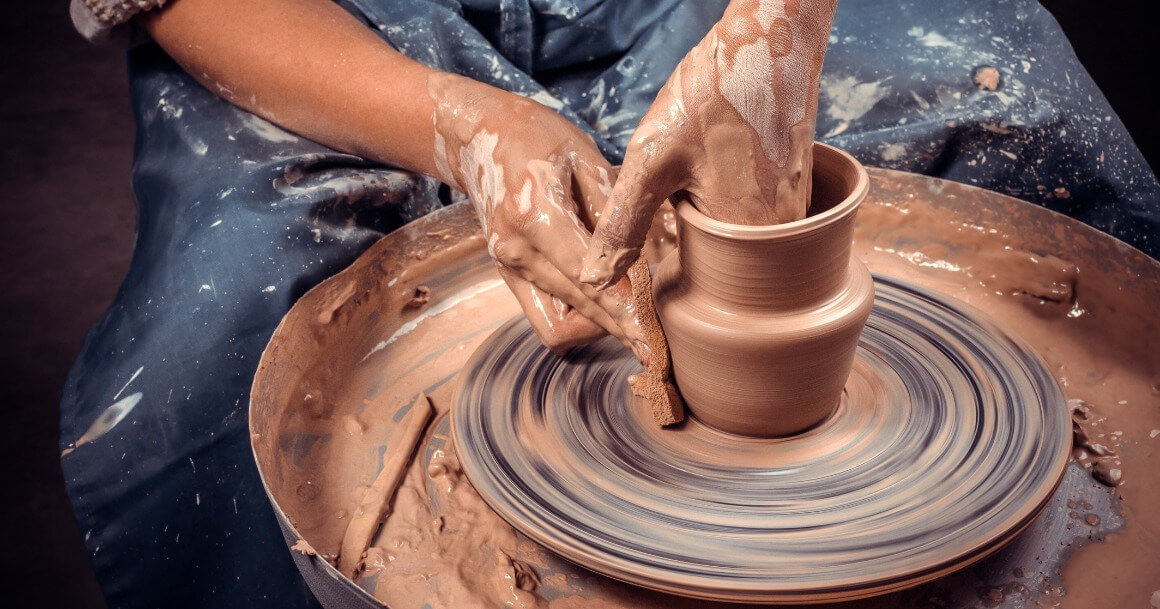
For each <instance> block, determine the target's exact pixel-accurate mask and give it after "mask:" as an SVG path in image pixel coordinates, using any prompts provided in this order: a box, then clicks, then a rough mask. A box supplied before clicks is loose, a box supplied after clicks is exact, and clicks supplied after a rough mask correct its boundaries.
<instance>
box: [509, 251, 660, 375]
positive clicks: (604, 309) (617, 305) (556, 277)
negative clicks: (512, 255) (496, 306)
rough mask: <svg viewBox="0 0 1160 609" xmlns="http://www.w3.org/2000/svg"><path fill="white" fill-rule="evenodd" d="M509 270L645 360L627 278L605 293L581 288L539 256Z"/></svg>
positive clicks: (642, 339)
mask: <svg viewBox="0 0 1160 609" xmlns="http://www.w3.org/2000/svg"><path fill="white" fill-rule="evenodd" d="M510 268H512V270H513V271H515V272H517V273H519V274H520V276H521V277H523V278H524V279H525V280H527V281H528V282H530V283H531V284H532V285H534V286H535V287H537V288H539V289H540V290H542V291H544V292H547V293H549V294H552V295H554V296H556V297H558V298H559V299H560V300H562V301H564V302H565V303H566V304H568V305H570V306H571V307H572V308H574V309H575V310H576V311H577V312H578V313H579V314H580V315H582V316H584V317H586V318H588V319H590V320H592V322H594V323H595V324H596V325H598V326H600V327H601V328H604V330H605V331H607V332H608V333H609V334H611V335H613V336H615V337H616V338H617V339H619V340H620V341H621V342H622V343H623V344H624V346H626V347H628V348H629V349H630V350H632V352H633V353H634V354H636V356H637V358H638V359H640V360H641V361H642V362H647V361H648V355H649V353H648V344H647V343H646V342H645V340H644V332H643V331H642V330H641V328H640V324H639V323H638V322H637V321H636V307H635V304H634V301H633V299H632V286H631V285H629V283H628V280H627V279H625V280H623V281H621V282H619V283H618V284H616V285H615V286H613V287H612V288H611V289H609V290H605V291H597V290H594V289H592V288H590V287H587V286H585V288H586V289H582V288H581V286H579V285H577V284H576V283H575V282H574V281H573V280H572V279H569V278H568V277H567V276H565V275H564V273H563V272H561V269H560V268H558V267H557V266H556V265H555V264H553V263H552V262H550V261H549V260H548V258H546V257H545V256H543V255H542V254H541V255H533V256H527V257H526V258H525V259H524V260H523V264H522V265H521V266H520V267H518V268H515V267H510Z"/></svg>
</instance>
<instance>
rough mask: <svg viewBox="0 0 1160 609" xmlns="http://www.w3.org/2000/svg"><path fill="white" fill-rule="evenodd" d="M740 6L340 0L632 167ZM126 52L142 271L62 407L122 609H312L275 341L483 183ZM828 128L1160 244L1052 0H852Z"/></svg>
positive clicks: (903, 163)
mask: <svg viewBox="0 0 1160 609" xmlns="http://www.w3.org/2000/svg"><path fill="white" fill-rule="evenodd" d="M725 4H726V3H725V2H722V1H709V2H706V1H694V0H688V1H681V0H639V1H628V0H621V1H619V2H613V1H601V0H574V1H568V0H462V1H460V2H455V1H453V0H442V1H439V0H407V1H402V0H350V1H349V2H346V3H344V6H345V7H346V8H347V10H349V11H350V12H351V13H353V14H354V15H356V16H357V17H358V18H359V19H361V20H363V21H364V22H365V23H366V25H367V26H368V27H370V28H372V29H373V30H374V31H376V32H377V33H378V34H379V35H380V36H382V37H383V38H384V39H385V40H387V41H388V42H389V43H390V44H392V45H393V46H395V47H396V48H398V49H399V50H400V51H402V52H403V53H405V54H407V55H409V56H411V57H413V58H415V59H417V60H419V61H421V62H424V63H426V64H429V65H432V66H434V67H437V68H440V69H443V70H447V71H451V72H456V73H459V74H463V75H466V76H469V77H472V78H474V79H477V80H480V81H482V82H486V83H489V84H492V85H495V86H497V87H500V88H503V89H508V90H511V91H514V92H517V93H520V94H523V95H526V96H528V97H532V98H534V99H536V100H538V101H540V102H542V103H544V104H546V105H549V106H551V107H553V108H556V109H558V111H559V112H560V113H561V114H562V115H564V116H565V117H567V118H568V119H569V120H571V121H573V122H575V123H576V124H577V125H579V126H580V127H581V128H583V129H584V130H585V131H587V132H588V133H590V134H592V136H593V138H594V139H595V140H596V142H597V144H598V145H599V147H600V150H601V151H602V152H603V153H604V154H605V155H606V156H607V157H608V159H609V160H610V161H612V162H613V163H618V162H620V160H621V158H622V156H623V153H624V148H625V144H626V143H627V141H628V138H629V136H630V135H631V133H632V131H633V129H634V128H635V127H636V124H637V122H638V121H639V119H640V117H641V115H642V114H643V113H644V112H645V111H646V110H647V109H648V106H649V104H650V103H651V101H652V99H653V98H654V97H655V95H656V93H657V91H658V90H659V89H660V87H661V85H663V84H664V82H665V80H666V79H667V78H668V76H669V74H670V73H671V72H672V70H673V69H674V67H675V66H676V65H677V63H678V62H679V61H680V59H681V58H682V57H683V56H684V54H685V53H686V52H687V51H688V49H690V48H691V47H692V46H693V45H695V44H696V43H697V42H698V41H699V40H700V39H701V38H702V36H704V34H705V33H706V32H707V31H708V29H709V28H710V27H711V26H712V24H713V23H714V22H715V21H716V20H717V19H718V18H719V17H720V15H721V13H722V11H723V10H724V7H725ZM129 65H130V78H131V87H132V98H133V106H134V111H135V114H136V119H137V129H138V135H137V150H136V156H135V161H134V166H133V177H132V179H133V191H134V195H135V197H136V200H137V205H138V225H137V242H136V247H135V250H134V257H133V262H132V266H131V268H130V270H129V273H128V276H127V277H126V278H125V281H124V284H123V285H122V286H121V289H120V292H119V293H118V295H117V297H116V300H115V301H114V303H113V304H112V306H111V307H110V309H109V311H108V312H107V313H106V314H105V315H104V317H103V318H102V319H101V320H100V321H99V322H98V323H97V325H96V326H95V327H94V328H93V329H92V331H91V332H90V333H89V335H88V337H87V339H86V341H85V344H84V347H83V349H82V351H81V353H80V355H79V356H78V358H77V360H76V363H75V364H74V365H73V368H72V371H71V373H70V375H69V378H68V381H67V384H66V386H65V389H64V397H63V400H62V403H61V449H62V451H63V453H64V454H63V455H62V459H61V463H62V466H63V469H64V474H65V480H66V484H67V487H68V493H69V496H70V499H71V501H72V505H73V509H74V512H75V514H76V517H77V520H78V522H79V524H80V530H81V531H82V533H83V534H84V536H85V543H86V545H87V548H88V551H89V554H90V556H91V558H92V562H93V565H94V567H95V569H96V572H97V575H98V578H99V579H100V581H101V584H102V587H103V590H104V593H105V595H106V598H107V601H108V603H109V606H110V607H114V608H119V607H141V608H147V607H149V608H151V607H159V606H160V607H249V606H258V607H265V606H271V607H275V606H276V607H281V608H287V609H290V608H296V607H315V606H317V601H315V600H314V598H313V597H312V596H311V594H310V592H309V591H308V590H307V588H306V587H305V585H304V584H303V583H302V580H301V578H300V576H299V574H298V572H297V570H296V569H295V567H294V565H293V563H292V561H291V560H290V557H289V554H288V552H287V551H286V547H285V543H284V541H283V539H282V534H281V532H280V530H279V528H278V524H277V522H276V521H275V519H274V515H273V512H272V510H271V508H270V506H269V504H268V502H267V499H266V496H265V494H264V493H263V491H262V488H261V485H260V483H259V479H258V473H257V470H256V467H255V465H254V462H253V460H252V458H251V455H250V452H249V448H248V441H249V440H248V431H247V421H246V410H247V403H248V392H249V387H250V383H251V380H252V378H253V375H254V372H255V369H256V367H257V363H258V358H259V355H260V354H261V351H262V349H263V348H264V346H265V345H266V342H267V341H268V340H269V338H270V335H271V334H272V333H273V330H274V328H275V327H276V325H277V324H278V322H279V320H280V319H281V317H282V316H283V315H284V314H285V313H286V311H287V310H288V309H289V307H290V306H291V305H292V304H293V303H294V301H295V299H297V298H298V297H299V296H300V295H302V294H303V293H304V292H305V291H306V290H308V289H309V288H311V287H312V286H314V285H315V284H317V283H318V282H320V281H322V280H323V279H325V278H326V277H329V276H330V275H332V274H334V273H336V272H338V271H339V270H341V269H342V268H344V267H346V266H347V265H348V264H350V263H351V262H352V261H353V260H354V259H355V258H356V257H357V256H358V255H359V253H361V252H362V251H363V250H364V249H365V248H367V247H368V246H369V245H370V244H371V243H373V242H374V241H375V240H376V239H378V238H379V237H380V236H382V235H383V234H385V233H387V232H389V231H391V230H394V229H396V228H398V227H399V226H401V225H403V224H404V223H406V222H409V221H411V220H414V219H416V218H419V217H421V216H423V215H424V214H427V213H429V212H431V211H432V210H434V209H437V208H439V207H440V206H442V205H446V204H448V203H450V202H453V201H455V200H458V199H460V198H462V196H461V195H459V194H457V193H454V192H452V191H451V190H450V189H449V188H447V187H446V186H444V185H442V184H440V183H439V182H438V181H436V180H433V179H431V178H426V177H423V176H418V175H415V174H412V173H409V172H405V171H400V170H397V169H392V168H389V167H384V166H382V165H378V164H375V163H371V162H367V161H365V160H362V159H360V158H357V157H355V156H351V155H349V154H343V153H339V152H335V151H333V150H330V149H328V148H326V147H324V146H321V145H319V144H317V143H314V142H311V141H309V140H306V139H304V138H301V137H297V136H295V135H293V134H290V133H288V132H286V131H284V130H282V129H280V128H278V127H276V126H274V125H272V124H270V123H268V122H266V121H264V120H262V119H260V118H257V117H256V116H254V115H251V114H249V113H247V112H245V111H242V110H239V109H237V108H235V107H233V106H231V105H230V104H229V103H227V102H225V101H223V100H221V99H220V98H218V97H216V96H215V95H213V94H212V93H210V92H209V91H207V90H205V89H204V88H202V87H201V86H200V85H198V84H197V83H196V82H195V81H194V80H193V79H191V78H190V77H189V76H188V75H186V74H185V73H184V72H183V71H182V70H181V69H180V68H179V67H178V66H177V65H176V64H175V63H174V62H173V61H171V60H170V59H169V58H168V57H167V56H165V54H164V53H163V52H162V51H160V49H159V48H158V47H156V46H154V45H145V46H141V47H138V48H136V49H134V50H132V51H131V52H130V54H129ZM986 66H990V67H994V68H996V69H997V70H998V71H999V73H1000V83H999V86H998V88H997V89H996V90H995V91H987V90H982V89H980V88H979V87H978V86H976V85H975V83H974V82H973V81H972V75H973V73H974V72H975V71H976V70H978V69H979V68H982V67H986ZM381 78H383V79H384V80H385V81H389V80H390V79H391V75H390V74H383V75H381ZM390 111H391V110H390V109H389V108H384V109H383V112H390ZM818 137H819V139H821V140H822V141H825V142H827V143H830V144H833V145H836V146H838V147H841V148H844V149H846V150H848V151H850V152H852V153H853V154H854V155H855V156H856V157H858V158H859V159H860V160H861V161H862V162H864V163H866V164H868V165H877V166H882V167H889V168H894V169H903V170H907V171H914V172H919V173H925V174H931V175H938V176H942V177H945V178H947V179H951V180H955V181H959V182H965V183H968V184H974V185H978V186H981V187H984V188H989V189H992V190H995V191H998V192H1002V193H1006V194H1011V195H1014V196H1016V197H1019V198H1022V199H1025V200H1029V201H1033V202H1035V203H1039V204H1041V205H1045V206H1047V207H1050V208H1052V209H1055V210H1058V211H1062V212H1064V213H1067V214H1069V215H1072V216H1075V217H1077V218H1079V219H1081V220H1083V221H1085V222H1087V223H1089V224H1091V225H1093V226H1095V227H1096V228H1099V229H1100V230H1103V231H1105V232H1108V233H1111V234H1112V235H1114V236H1116V237H1119V238H1120V239H1123V240H1125V241H1127V242H1129V243H1131V244H1133V245H1135V246H1136V247H1138V248H1140V249H1142V250H1144V251H1145V252H1147V253H1149V254H1150V255H1152V256H1157V255H1158V253H1160V243H1158V242H1157V240H1156V237H1155V235H1156V234H1157V231H1156V229H1157V226H1158V225H1160V209H1158V207H1160V205H1158V203H1160V185H1158V184H1157V181H1156V177H1155V176H1154V175H1153V174H1152V173H1151V172H1150V170H1149V169H1148V166H1147V164H1146V163H1145V162H1144V160H1143V158H1142V157H1141V155H1140V153H1139V151H1138V150H1137V149H1136V147H1135V145H1134V144H1133V143H1132V141H1131V139H1130V137H1129V136H1128V134H1127V131H1126V130H1125V129H1124V126H1123V125H1122V124H1121V122H1120V121H1119V119H1118V118H1117V117H1116V116H1115V114H1114V113H1113V112H1112V110H1111V108H1110V107H1109V106H1108V103H1107V101H1106V100H1105V99H1104V97H1103V95H1101V94H1100V92H1099V90H1098V89H1097V88H1096V86H1095V84H1094V83H1093V82H1092V80H1091V79H1090V77H1088V75H1087V74H1086V72H1085V71H1084V70H1083V68H1082V67H1081V66H1080V64H1079V62H1078V61H1077V60H1076V58H1075V56H1074V54H1073V53H1072V51H1071V48H1070V47H1069V45H1068V44H1067V42H1066V39H1065V38H1064V35H1063V33H1062V32H1061V31H1060V29H1059V27H1058V25H1057V24H1056V23H1055V21H1054V20H1053V19H1052V18H1051V17H1050V16H1049V15H1048V14H1047V12H1046V11H1044V10H1043V9H1042V8H1041V7H1040V6H1039V5H1038V4H1036V3H1035V2H1033V1H1031V0H1011V1H1007V2H1003V1H990V2H956V3H932V2H920V1H919V0H906V1H899V0H892V1H872V0H864V1H861V2H858V1H854V0H846V1H845V2H843V3H842V4H841V6H840V8H839V11H838V15H837V18H836V21H835V25H834V30H833V36H832V37H831V45H830V50H829V53H828V55H827V58H826V64H825V68H824V70H823V76H822V90H821V95H820V106H819V113H818Z"/></svg>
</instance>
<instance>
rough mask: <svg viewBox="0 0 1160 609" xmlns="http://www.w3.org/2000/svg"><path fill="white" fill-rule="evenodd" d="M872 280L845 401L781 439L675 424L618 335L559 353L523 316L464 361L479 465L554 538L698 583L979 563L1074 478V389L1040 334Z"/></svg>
mask: <svg viewBox="0 0 1160 609" xmlns="http://www.w3.org/2000/svg"><path fill="white" fill-rule="evenodd" d="M876 292H877V294H876V297H875V306H874V312H873V313H872V314H871V316H870V321H869V322H868V323H867V327H866V330H865V332H864V333H863V336H862V338H861V340H860V342H859V349H858V351H859V353H858V355H857V357H856V358H855V363H854V374H853V375H851V376H850V379H849V382H847V383H846V387H845V391H844V392H843V395H842V401H841V403H840V404H839V405H838V406H837V408H836V409H835V410H834V413H833V414H832V415H831V416H829V417H828V418H827V419H826V421H825V422H823V423H821V424H820V425H818V426H817V427H815V428H813V429H810V430H809V431H808V432H804V433H800V434H796V435H793V436H790V437H784V438H777V439H765V438H751V437H744V436H739V435H733V434H729V433H722V432H720V431H717V430H715V429H713V428H710V427H708V426H706V425H705V424H703V423H702V422H701V421H700V420H699V419H696V418H693V419H690V420H688V421H686V422H685V423H684V424H682V425H679V426H675V427H672V428H670V429H668V430H660V429H657V428H656V426H655V425H653V424H652V421H649V420H647V418H646V417H645V416H644V415H642V413H641V412H640V409H639V408H637V407H636V405H635V404H633V403H632V401H631V400H629V399H626V398H627V396H625V395H624V393H623V391H619V390H618V389H619V386H620V384H621V383H622V382H623V379H624V378H625V376H627V375H629V374H631V373H632V371H633V370H634V369H635V368H636V364H635V362H634V361H633V359H632V357H631V355H630V354H628V353H625V352H624V351H623V350H621V349H619V348H617V345H616V344H615V343H614V342H613V341H611V340H602V341H600V342H597V343H594V344H592V345H587V346H584V347H582V348H578V349H576V350H573V351H571V352H569V353H568V354H567V355H566V356H565V357H563V358H556V357H553V356H552V355H551V354H550V353H549V352H548V351H547V350H545V349H544V348H543V347H542V346H541V345H539V344H538V342H537V341H536V339H535V336H534V335H533V334H532V332H531V331H530V328H529V326H528V324H527V322H526V321H524V320H521V319H518V318H517V319H516V320H513V321H512V322H509V323H507V324H505V325H504V326H503V327H502V328H500V329H499V330H497V331H496V333H495V334H494V335H492V337H490V338H489V339H488V341H487V342H486V343H484V345H482V346H481V347H480V348H479V349H477V350H476V352H475V354H474V355H473V356H472V357H471V359H470V360H469V361H468V363H467V365H466V366H465V367H464V369H463V371H462V372H461V373H460V378H459V386H458V389H457V392H456V397H455V398H454V403H453V405H452V411H451V426H452V435H453V437H454V439H455V447H456V450H457V451H458V452H459V460H460V463H461V464H462V467H463V471H464V472H465V473H466V474H467V476H468V478H469V479H470V480H471V482H472V485H473V486H474V487H475V489H476V491H478V492H479V494H480V496H481V497H483V498H484V500H485V501H486V502H487V503H488V504H489V505H491V506H492V507H493V508H494V509H495V510H496V512H497V513H499V514H500V515H501V516H502V517H503V518H504V520H506V521H507V522H509V523H511V524H512V525H513V526H514V527H515V528H516V529H517V530H518V531H520V532H521V533H523V534H524V535H527V536H528V537H529V538H531V539H533V540H535V541H536V542H537V543H540V544H543V545H544V546H545V547H547V548H548V549H550V550H552V551H553V552H556V553H558V554H560V555H562V556H564V557H565V558H568V559H569V560H572V561H574V562H576V563H577V564H581V565H584V566H585V567H587V568H590V569H592V570H594V571H597V572H599V573H602V574H605V575H609V576H611V577H614V578H616V579H620V580H624V581H629V582H633V583H636V584H639V585H641V586H645V587H648V588H652V589H655V590H662V591H667V592H672V593H675V594H681V595H683V596H690V597H696V598H707V599H718V600H730V601H750V602H751V601H762V602H769V601H775V602H803V601H817V600H821V599H826V600H838V599H853V598H859V597H864V596H871V595H874V594H880V593H882V592H886V591H889V590H896V589H901V588H905V587H908V586H913V585H914V584H917V583H920V582H922V581H926V580H928V579H932V578H934V577H937V576H938V575H939V574H941V573H945V572H948V571H950V570H954V569H956V568H961V567H962V566H964V565H966V564H969V563H972V562H974V561H977V560H979V559H981V558H983V557H984V556H986V555H987V554H989V553H990V552H992V551H994V550H995V549H997V547H998V546H999V545H1002V544H1003V543H1004V542H1005V541H1008V540H1010V539H1011V537H1012V536H1013V535H1014V534H1016V533H1018V532H1019V531H1021V530H1022V529H1023V528H1024V527H1025V526H1027V524H1028V523H1029V522H1031V521H1032V520H1033V519H1034V518H1035V516H1036V515H1038V514H1039V512H1040V509H1041V508H1043V507H1044V506H1045V505H1046V504H1047V502H1048V500H1049V498H1050V497H1051V496H1052V494H1053V492H1054V491H1055V490H1056V485H1057V483H1058V482H1059V480H1060V478H1061V476H1062V475H1063V471H1064V468H1065V467H1066V464H1067V459H1068V456H1069V454H1070V450H1069V447H1070V440H1071V431H1072V430H1071V420H1070V418H1069V417H1068V413H1067V412H1066V409H1065V408H1064V404H1065V400H1064V398H1063V395H1062V394H1061V392H1060V390H1059V387H1058V385H1057V384H1056V383H1055V381H1054V379H1053V378H1051V375H1050V373H1049V372H1048V371H1047V370H1046V368H1045V367H1044V365H1043V364H1042V362H1040V361H1038V360H1037V359H1036V358H1035V357H1034V356H1033V355H1031V354H1030V352H1029V350H1028V349H1026V348H1025V347H1022V346H1020V345H1019V344H1018V343H1016V342H1014V341H1012V340H1010V339H1009V338H1008V337H1005V336H1004V335H1003V333H1002V332H1000V331H999V330H998V329H997V328H994V327H993V326H990V325H989V324H987V323H986V322H985V321H983V320H980V319H976V318H975V316H974V315H973V314H972V313H970V312H968V311H963V310H960V309H959V308H957V305H955V304H954V302H953V301H948V300H945V299H939V298H937V297H934V296H933V295H931V294H928V293H924V292H923V291H921V290H920V289H917V288H915V287H914V286H910V285H907V284H903V283H898V282H896V281H895V280H891V279H888V278H884V277H880V278H879V281H878V285H877V287H876ZM545 447H550V448H545ZM804 531H808V533H803V532H804Z"/></svg>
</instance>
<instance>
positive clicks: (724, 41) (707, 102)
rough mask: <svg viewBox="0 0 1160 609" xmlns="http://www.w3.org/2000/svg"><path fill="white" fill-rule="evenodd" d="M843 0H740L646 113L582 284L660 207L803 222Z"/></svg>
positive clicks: (619, 263) (627, 262)
mask: <svg viewBox="0 0 1160 609" xmlns="http://www.w3.org/2000/svg"><path fill="white" fill-rule="evenodd" d="M836 9H837V0H773V1H764V0H763V1H758V0H734V1H733V2H732V3H731V4H730V5H729V8H728V9H727V10H726V11H725V14H724V16H723V17H722V18H721V21H719V22H718V23H717V24H716V25H714V26H713V29H711V30H710V31H709V33H708V34H707V35H706V36H705V38H704V39H703V40H702V41H701V42H700V43H699V44H698V45H697V46H696V47H694V48H693V50H691V51H689V53H688V55H686V56H685V58H684V59H683V60H682V61H681V63H680V65H678V66H677V69H676V70H675V71H674V72H673V75H672V76H671V77H670V78H669V80H668V82H667V83H665V86H664V87H663V88H662V89H661V91H660V93H659V94H658V95H657V98H656V100H655V101H654V102H653V105H652V107H651V108H650V109H649V111H648V112H647V113H646V114H645V116H644V118H643V119H641V122H640V125H639V126H638V128H637V130H636V132H635V133H633V136H632V139H631V140H630V142H629V145H628V150H627V152H626V154H625V157H624V166H623V167H622V168H621V171H620V176H619V178H618V179H617V181H616V184H615V186H614V188H613V191H612V194H611V195H610V197H609V200H608V204H607V206H606V209H605V212H604V214H603V216H602V217H601V218H600V221H599V223H597V225H596V229H595V231H594V234H593V238H592V242H591V244H590V246H589V249H588V252H587V255H586V257H585V259H584V265H583V270H582V272H581V275H580V280H581V281H583V282H584V283H587V284H590V285H595V286H598V287H603V286H608V285H612V284H614V283H615V282H616V281H617V280H619V279H620V278H621V277H623V276H624V274H625V272H626V271H627V270H628V267H629V266H631V265H632V263H633V262H634V261H635V260H636V258H637V257H638V256H639V255H640V250H641V247H642V245H643V244H644V241H645V236H646V233H647V232H648V230H649V226H650V224H651V222H652V218H653V214H654V212H655V210H656V209H657V207H658V206H659V205H660V204H661V203H663V202H664V201H665V199H666V198H669V197H673V198H674V200H687V201H689V202H691V203H692V204H693V205H695V206H696V207H697V209H699V210H700V211H701V212H702V213H704V214H705V215H707V216H709V217H711V218H714V219H716V220H720V221H723V222H729V223H734V224H749V225H763V224H777V223H781V222H789V221H792V220H797V219H800V218H803V217H805V214H806V209H807V207H808V201H809V198H808V193H809V184H810V179H809V177H810V173H809V172H810V158H811V156H810V151H811V146H812V144H813V132H814V122H815V116H816V113H817V96H818V77H819V74H820V72H821V67H822V58H823V57H824V55H825V50H826V44H827V42H828V41H829V33H830V24H831V23H832V22H833V18H834V11H835V10H836Z"/></svg>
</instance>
